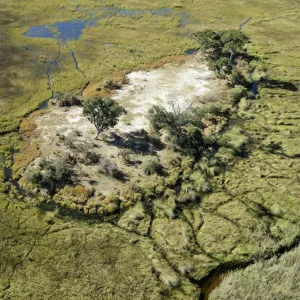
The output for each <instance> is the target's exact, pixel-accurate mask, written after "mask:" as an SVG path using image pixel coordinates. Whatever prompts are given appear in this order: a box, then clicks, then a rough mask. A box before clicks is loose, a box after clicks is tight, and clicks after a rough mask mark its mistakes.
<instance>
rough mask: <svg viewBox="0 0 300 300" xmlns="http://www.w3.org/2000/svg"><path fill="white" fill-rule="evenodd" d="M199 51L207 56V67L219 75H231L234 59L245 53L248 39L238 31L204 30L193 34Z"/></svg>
mask: <svg viewBox="0 0 300 300" xmlns="http://www.w3.org/2000/svg"><path fill="white" fill-rule="evenodd" d="M194 38H195V39H196V40H197V41H198V43H199V45H200V47H199V48H200V50H201V51H202V52H203V53H204V54H205V55H206V56H207V59H208V64H209V67H210V68H211V69H212V70H215V71H217V73H218V74H220V75H226V74H231V72H232V70H233V69H234V65H235V59H236V58H237V57H238V56H239V55H243V54H244V53H245V51H244V46H245V44H246V43H247V42H248V41H249V39H248V37H247V36H246V35H245V34H244V33H243V32H242V31H240V30H235V29H231V30H225V31H220V32H215V31H213V30H209V29H207V30H204V31H202V32H196V33H194Z"/></svg>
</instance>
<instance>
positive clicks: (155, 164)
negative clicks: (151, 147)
mask: <svg viewBox="0 0 300 300" xmlns="http://www.w3.org/2000/svg"><path fill="white" fill-rule="evenodd" d="M143 169H144V172H145V174H146V175H153V174H161V173H162V170H163V168H162V165H161V164H160V162H159V161H158V160H155V159H152V160H149V161H147V162H146V163H145V164H144V167H143Z"/></svg>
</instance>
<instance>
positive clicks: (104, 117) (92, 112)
mask: <svg viewBox="0 0 300 300" xmlns="http://www.w3.org/2000/svg"><path fill="white" fill-rule="evenodd" d="M83 114H84V115H85V116H86V117H87V118H88V119H89V121H90V122H91V123H93V124H94V126H95V128H96V131H97V136H96V139H97V138H98V137H99V135H100V133H102V132H103V131H104V130H107V129H108V128H111V127H114V126H116V125H117V123H118V122H119V118H120V116H121V115H122V114H126V110H125V109H124V108H123V107H122V106H121V105H120V104H119V103H118V102H116V101H114V100H112V99H110V98H95V99H91V100H88V101H86V102H85V103H84V107H83Z"/></svg>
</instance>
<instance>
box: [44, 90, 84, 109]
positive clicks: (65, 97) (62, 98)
mask: <svg viewBox="0 0 300 300" xmlns="http://www.w3.org/2000/svg"><path fill="white" fill-rule="evenodd" d="M49 104H50V105H53V106H58V107H64V106H67V107H69V106H81V105H82V102H81V100H80V99H79V97H77V96H76V95H74V94H72V93H56V94H55V95H54V97H53V99H51V100H50V101H49Z"/></svg>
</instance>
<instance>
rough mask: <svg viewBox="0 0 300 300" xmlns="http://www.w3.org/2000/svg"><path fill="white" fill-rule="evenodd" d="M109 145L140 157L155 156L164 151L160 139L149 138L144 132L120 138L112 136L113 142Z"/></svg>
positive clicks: (136, 132) (131, 133) (134, 132)
mask: <svg viewBox="0 0 300 300" xmlns="http://www.w3.org/2000/svg"><path fill="white" fill-rule="evenodd" d="M110 144H111V145H114V146H116V147H118V148H123V149H130V150H131V151H132V152H134V153H135V154H142V155H155V154H156V153H157V151H160V150H163V149H164V145H163V144H162V142H161V141H160V139H159V138H157V137H154V136H150V135H149V134H148V133H147V132H146V131H145V130H138V131H132V132H130V133H123V134H122V135H121V136H119V135H116V134H114V141H113V142H111V143H110Z"/></svg>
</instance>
